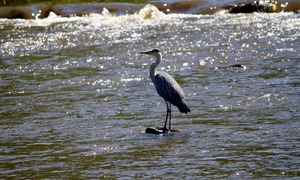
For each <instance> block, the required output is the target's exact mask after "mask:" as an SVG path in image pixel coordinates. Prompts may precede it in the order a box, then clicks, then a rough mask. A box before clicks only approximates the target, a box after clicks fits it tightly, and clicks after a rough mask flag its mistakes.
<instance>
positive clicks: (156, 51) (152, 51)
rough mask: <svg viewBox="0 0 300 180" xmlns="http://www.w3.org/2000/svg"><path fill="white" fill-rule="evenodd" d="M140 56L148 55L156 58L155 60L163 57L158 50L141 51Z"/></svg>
mask: <svg viewBox="0 0 300 180" xmlns="http://www.w3.org/2000/svg"><path fill="white" fill-rule="evenodd" d="M139 54H148V55H151V56H154V57H155V58H159V57H160V56H161V54H160V52H159V50H158V49H152V50H150V51H141V52H139Z"/></svg>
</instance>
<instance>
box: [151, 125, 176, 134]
mask: <svg viewBox="0 0 300 180" xmlns="http://www.w3.org/2000/svg"><path fill="white" fill-rule="evenodd" d="M145 132H146V134H167V133H170V132H179V130H177V129H168V130H167V131H165V132H164V128H160V127H156V128H155V127H148V128H146V131H145Z"/></svg>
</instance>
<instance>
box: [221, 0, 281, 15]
mask: <svg viewBox="0 0 300 180" xmlns="http://www.w3.org/2000/svg"><path fill="white" fill-rule="evenodd" d="M277 6H278V4H277V2H272V1H270V2H263V1H254V2H250V3H241V4H237V5H230V6H227V7H226V9H228V12H229V13H253V12H276V10H277V9H279V8H278V7H277Z"/></svg>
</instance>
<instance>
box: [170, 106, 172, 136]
mask: <svg viewBox="0 0 300 180" xmlns="http://www.w3.org/2000/svg"><path fill="white" fill-rule="evenodd" d="M171 112H172V110H171V103H169V131H170V130H171Z"/></svg>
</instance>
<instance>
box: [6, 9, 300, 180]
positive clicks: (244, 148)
mask: <svg viewBox="0 0 300 180" xmlns="http://www.w3.org/2000/svg"><path fill="white" fill-rule="evenodd" d="M149 13H150V14H149ZM147 15H148V16H147ZM146 17H147V18H146ZM299 17H300V15H299V14H293V13H276V14H257V13H255V14H238V15H229V14H217V15H207V16H204V15H178V14H170V15H164V14H162V13H160V12H159V11H157V10H155V8H154V7H147V8H144V9H143V10H142V11H141V12H140V13H139V14H136V15H128V16H119V17H111V16H110V15H109V14H104V15H91V16H89V17H72V18H60V17H56V16H54V15H52V16H50V17H49V18H46V19H43V20H5V19H1V20H0V22H1V23H0V24H1V25H0V29H1V30H0V39H1V40H0V51H1V54H0V57H1V61H0V65H1V68H0V73H1V81H0V82H1V89H0V95H1V100H0V101H1V109H0V112H1V123H0V128H1V131H0V132H1V134H0V139H1V141H0V142H1V156H0V158H1V165H0V167H1V172H0V178H1V179H2V178H4V179H7V178H15V179H16V178H18V179H28V178H31V179H42V178H47V179H50V178H51V179H57V178H61V179H71V178H83V179H90V178H109V179H111V178H113V179H114V178H124V179H125V178H129V179H132V178H156V179H160V178H179V177H180V178H198V177H202V178H212V179H216V178H228V179H244V178H250V179H253V178H267V179H268V178H270V179H274V178H279V179H281V178H285V177H289V178H296V177H297V176H300V170H299V163H300V150H299V149H300V141H299V140H300V139H299V137H300V123H299V109H300V105H299V95H300V91H299V90H300V88H299V82H300V80H299V79H300V78H299V74H300V70H299V60H300V51H299V47H300V39H299V37H300V34H299V32H300V31H299V30H300V28H299V27H300V18H299ZM154 47H155V48H159V49H160V50H161V51H162V53H163V56H164V60H163V62H162V64H161V66H160V69H161V70H165V71H167V72H169V73H170V74H171V75H172V76H173V77H175V79H176V80H177V81H178V82H179V84H180V85H181V86H182V88H183V90H184V91H185V93H186V101H187V103H188V105H189V106H190V108H191V113H189V114H188V115H184V114H180V113H179V112H178V110H177V109H176V108H173V110H174V111H173V114H172V115H173V128H175V129H179V130H181V131H180V132H179V133H172V134H167V135H164V136H160V135H148V134H145V133H144V130H145V129H146V127H153V126H154V127H155V126H162V125H163V123H164V117H165V112H166V107H165V104H164V102H163V100H162V98H161V97H159V95H158V94H157V93H156V91H155V88H154V86H153V85H152V83H151V80H150V78H149V75H148V71H149V66H150V64H151V62H152V61H153V59H151V57H147V56H145V57H144V56H140V55H138V53H137V52H138V51H142V50H149V49H152V48H154ZM233 64H243V65H244V66H245V68H243V69H241V68H226V69H217V68H215V67H224V66H229V65H233Z"/></svg>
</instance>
